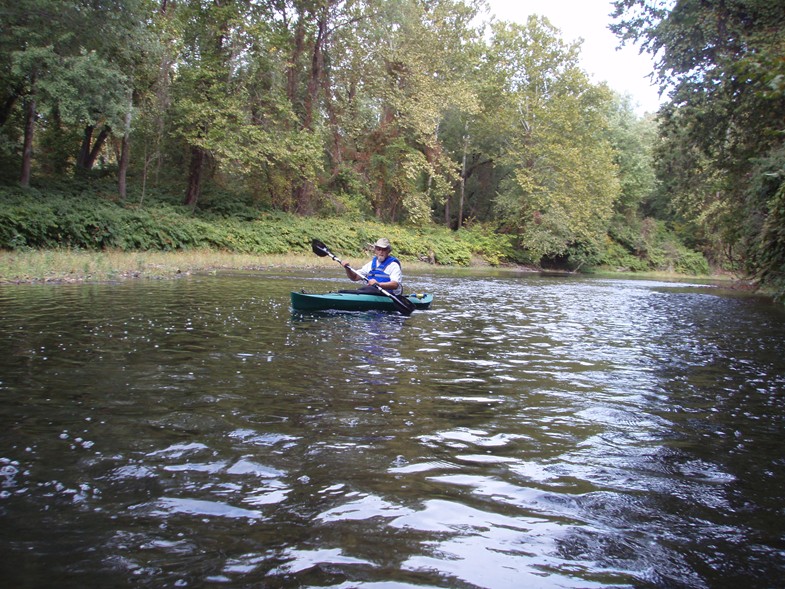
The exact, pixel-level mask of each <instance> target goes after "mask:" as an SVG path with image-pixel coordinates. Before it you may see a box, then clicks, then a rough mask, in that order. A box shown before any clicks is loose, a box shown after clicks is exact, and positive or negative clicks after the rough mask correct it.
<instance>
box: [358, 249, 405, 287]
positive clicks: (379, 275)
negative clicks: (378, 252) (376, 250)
mask: <svg viewBox="0 0 785 589" xmlns="http://www.w3.org/2000/svg"><path fill="white" fill-rule="evenodd" d="M393 262H395V263H396V264H398V265H399V266H400V265H401V262H400V261H399V260H398V258H396V257H393V256H387V258H386V259H385V260H384V262H382V263H381V264H379V260H378V259H376V258H374V259H373V260H371V271H370V272H368V276H366V278H367V279H368V280H371V279H375V280H376V282H390V280H392V278H391V277H390V275H389V274H387V272H385V270H386V269H387V266H389V265H390V264H392V263H393ZM398 287H399V288H400V285H398Z"/></svg>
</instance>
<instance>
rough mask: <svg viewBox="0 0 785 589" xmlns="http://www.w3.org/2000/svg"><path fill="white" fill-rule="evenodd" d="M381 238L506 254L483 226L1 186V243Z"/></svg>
mask: <svg viewBox="0 0 785 589" xmlns="http://www.w3.org/2000/svg"><path fill="white" fill-rule="evenodd" d="M382 236H386V237H388V238H389V239H390V240H391V241H392V243H393V246H394V253H395V255H396V256H398V257H400V258H401V259H404V260H429V259H431V258H432V259H433V260H434V261H435V262H436V263H438V264H445V265H448V264H449V265H468V264H469V263H470V261H471V259H472V257H473V256H483V257H487V260H488V262H490V263H494V264H498V263H504V262H508V261H510V260H509V259H508V258H507V257H506V255H507V254H508V253H510V254H511V255H512V246H511V242H510V237H509V236H502V235H494V234H491V233H485V232H484V231H482V230H479V229H474V230H471V231H460V232H458V233H455V232H452V231H450V230H449V229H446V228H437V227H429V228H427V229H407V228H406V227H403V226H397V225H392V226H391V225H385V224H382V223H374V222H365V223H354V222H352V221H351V220H350V219H346V218H330V219H325V218H317V217H302V216H297V215H292V214H288V213H283V212H267V213H259V214H258V215H256V216H255V218H253V219H247V220H241V219H239V218H237V217H236V216H235V215H234V214H232V215H231V216H227V217H224V216H221V215H219V214H218V211H216V210H211V211H208V212H206V213H202V212H199V211H197V212H196V214H195V213H194V212H193V211H192V210H191V209H190V208H188V207H184V206H180V205H172V204H166V203H163V202H150V203H148V205H146V206H145V207H144V208H142V207H139V206H138V205H128V204H126V205H124V204H122V203H117V202H114V201H110V200H104V199H101V198H98V197H96V195H95V194H81V193H73V192H67V191H62V190H61V191H50V192H46V193H45V192H43V191H39V190H36V189H28V190H22V189H18V188H8V187H5V188H4V187H0V248H4V249H25V248H59V247H64V246H65V247H71V248H78V249H87V250H100V249H119V250H125V251H131V250H178V249H193V248H213V249H223V250H227V251H234V252H238V253H249V254H286V253H290V252H301V253H308V252H310V243H311V240H312V239H314V238H317V239H321V240H322V241H324V242H325V243H328V244H329V245H330V247H331V248H333V249H334V250H335V251H336V252H341V254H342V255H343V256H352V257H356V258H365V257H367V256H369V255H370V253H371V251H372V250H371V249H370V244H372V243H373V242H375V241H376V240H377V239H378V238H379V237H382Z"/></svg>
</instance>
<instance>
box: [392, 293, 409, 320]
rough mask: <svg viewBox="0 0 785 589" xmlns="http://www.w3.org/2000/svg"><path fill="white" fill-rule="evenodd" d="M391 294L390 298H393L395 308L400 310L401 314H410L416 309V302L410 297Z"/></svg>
mask: <svg viewBox="0 0 785 589" xmlns="http://www.w3.org/2000/svg"><path fill="white" fill-rule="evenodd" d="M389 294H390V298H391V299H392V302H393V306H394V307H395V310H396V311H398V312H399V313H400V314H401V315H406V316H409V315H411V314H412V311H414V309H415V307H414V303H412V302H411V301H410V300H409V299H408V298H406V297H405V296H403V295H396V294H392V293H389Z"/></svg>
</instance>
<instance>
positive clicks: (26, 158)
mask: <svg viewBox="0 0 785 589" xmlns="http://www.w3.org/2000/svg"><path fill="white" fill-rule="evenodd" d="M26 106H27V109H26V112H25V138H24V144H23V146H22V174H21V175H20V177H19V184H21V185H22V186H23V187H25V188H27V187H28V186H30V172H31V169H32V164H33V133H34V131H35V115H36V112H35V108H36V104H35V98H33V97H31V98H28V100H27V105H26Z"/></svg>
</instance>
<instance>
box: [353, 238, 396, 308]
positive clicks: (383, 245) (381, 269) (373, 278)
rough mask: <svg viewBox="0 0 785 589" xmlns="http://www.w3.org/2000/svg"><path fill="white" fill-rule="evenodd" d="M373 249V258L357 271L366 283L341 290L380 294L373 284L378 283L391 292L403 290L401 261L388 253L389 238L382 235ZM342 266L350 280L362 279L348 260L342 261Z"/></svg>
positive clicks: (389, 250) (389, 248)
mask: <svg viewBox="0 0 785 589" xmlns="http://www.w3.org/2000/svg"><path fill="white" fill-rule="evenodd" d="M373 251H374V257H373V259H372V260H371V261H370V262H368V263H367V264H366V265H365V266H363V267H362V268H360V269H359V270H358V271H357V272H359V273H360V274H361V275H362V276H364V277H365V278H366V279H367V280H368V284H366V285H365V286H364V287H362V288H358V289H357V290H353V291H342V292H356V293H362V294H380V293H379V290H378V289H377V288H376V286H375V285H379V286H380V287H382V288H383V289H384V290H388V291H390V292H391V293H393V294H397V295H399V294H401V293H402V292H403V272H402V270H401V262H400V261H399V260H398V258H396V257H394V256H391V255H390V252H391V251H392V245H390V240H389V239H387V238H386V237H382V238H381V239H379V240H378V241H377V242H376V243H375V244H373ZM343 267H344V268H345V269H346V276H348V277H349V278H350V279H351V280H354V281H355V282H356V281H358V280H362V278H361V277H360V276H357V274H356V273H355V271H354V270H352V269H350V267H349V263H348V262H344V263H343Z"/></svg>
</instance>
